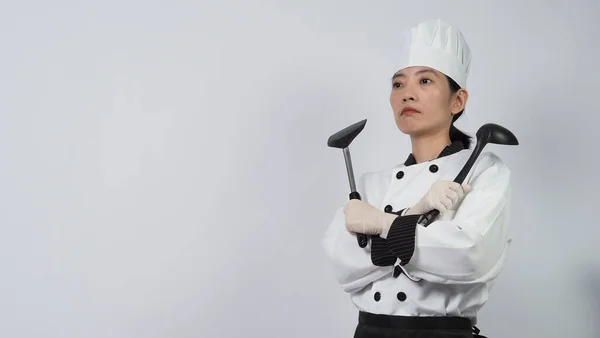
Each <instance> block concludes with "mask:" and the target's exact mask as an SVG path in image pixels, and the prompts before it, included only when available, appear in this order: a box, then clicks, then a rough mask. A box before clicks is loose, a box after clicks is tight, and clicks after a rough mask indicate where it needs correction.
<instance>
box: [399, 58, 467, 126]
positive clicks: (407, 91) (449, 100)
mask: <svg viewBox="0 0 600 338" xmlns="http://www.w3.org/2000/svg"><path fill="white" fill-rule="evenodd" d="M467 97H468V93H467V91H466V90H464V89H461V90H459V91H458V92H457V93H455V94H453V95H451V94H450V86H449V84H448V79H447V78H446V76H445V75H444V74H443V73H441V72H439V71H437V70H434V69H432V68H428V67H408V68H404V69H402V70H400V71H398V72H397V73H396V74H394V77H393V79H392V91H391V94H390V104H391V105H392V110H393V112H394V119H395V120H396V125H397V126H398V128H399V129H400V130H401V131H402V132H403V133H405V134H408V135H411V136H420V135H433V134H437V133H441V132H448V130H449V128H450V124H451V123H452V116H453V115H454V114H456V113H458V112H460V111H462V110H463V109H464V106H465V104H466V101H467Z"/></svg>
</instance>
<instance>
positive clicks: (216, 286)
mask: <svg viewBox="0 0 600 338" xmlns="http://www.w3.org/2000/svg"><path fill="white" fill-rule="evenodd" d="M437 17H440V18H442V19H444V20H447V21H450V22H453V23H456V24H457V25H459V27H460V28H461V30H462V31H463V33H464V34H465V36H466V37H467V39H468V42H469V44H470V46H471V49H472V52H473V64H472V73H471V76H470V80H469V83H468V87H467V88H468V89H469V91H470V94H471V96H470V100H469V103H468V108H467V111H466V112H465V115H464V116H463V117H462V118H461V119H460V120H459V122H458V127H459V128H461V129H463V130H465V131H467V132H468V133H470V134H471V135H474V133H475V131H476V130H477V128H478V127H479V126H480V125H482V124H483V123H487V122H496V123H500V124H502V125H504V126H506V127H508V128H509V129H511V130H512V131H513V132H514V133H515V134H516V135H517V136H518V138H519V140H520V142H521V145H520V146H518V147H501V146H494V145H489V146H488V147H489V149H488V150H492V151H494V152H496V153H497V154H498V155H500V156H501V157H502V158H503V160H504V161H505V162H506V163H507V164H508V165H509V166H510V168H511V169H512V172H513V177H514V181H513V184H514V187H513V190H514V207H513V208H514V215H513V238H514V245H513V249H512V251H511V254H510V260H509V262H508V265H507V267H506V270H505V271H504V273H503V274H502V275H501V277H500V279H499V280H498V283H497V286H496V287H495V288H494V292H493V293H492V295H491V298H490V300H489V302H488V304H487V305H486V306H485V307H484V309H483V310H482V311H481V313H480V325H479V327H480V328H482V329H483V331H484V333H485V334H486V335H487V336H488V337H491V338H497V337H511V338H519V337H544V338H559V337H561V338H562V337H589V338H595V337H599V336H600V327H599V324H596V323H594V320H597V319H598V318H599V314H600V305H599V304H600V245H599V241H598V238H599V237H600V230H598V220H597V219H598V218H597V210H598V207H599V205H600V199H599V197H598V191H599V183H598V176H597V174H596V173H597V172H598V170H599V168H598V166H599V161H598V160H597V156H598V155H597V154H598V146H597V143H598V136H597V130H598V124H599V123H600V118H599V117H598V115H599V112H600V109H599V104H598V99H599V98H600V95H599V92H598V90H599V88H600V87H598V79H599V78H600V71H599V66H598V60H599V59H600V49H599V47H598V36H600V24H598V23H597V22H596V20H597V19H598V18H599V17H600V5H599V4H598V2H597V1H593V0H589V1H583V0H581V1H527V2H525V1H512V2H510V1H497V2H495V3H492V2H489V1H472V2H467V1H456V2H449V1H412V2H407V1H375V2H373V1H344V2H341V1H331V0H330V1H323V0H312V1H308V0H304V1H296V2H295V3H291V2H277V1H241V0H240V1H236V2H232V1H220V2H219V1H211V2H208V1H206V2H205V3H202V2H198V1H141V0H127V1H125V0H119V1H115V0H112V1H95V2H94V3H91V2H85V1H74V0H62V1H41V0H37V1H19V2H17V1H11V2H9V1H7V0H5V1H3V3H2V5H1V8H0V160H1V165H0V336H1V337H7V338H8V337H11V338H34V337H35V338H38V337H45V338H55V337H56V338H58V337H60V338H64V337H82V338H96V337H103V338H104V337H106V338H121V337H124V338H155V337H161V338H163V337H165V338H166V337H177V338H188V337H219V338H237V337H287V338H294V337H298V338H300V337H340V338H342V337H351V336H352V333H353V331H354V327H355V324H356V316H357V313H356V310H355V309H354V308H353V306H352V304H351V303H350V301H349V298H348V296H347V295H345V294H344V293H343V292H342V291H341V289H339V288H338V286H337V285H336V283H335V281H334V279H333V275H332V273H331V270H330V269H329V265H328V261H327V260H326V259H325V256H324V253H323V250H322V248H321V243H320V241H321V237H322V235H323V233H324V231H325V229H326V227H327V226H328V224H329V221H330V220H331V217H332V216H333V212H334V210H335V208H337V207H338V206H339V205H341V204H343V203H345V201H346V199H347V194H348V192H349V189H348V183H347V177H346V172H345V167H344V163H343V156H342V152H341V151H340V150H336V149H331V148H328V147H327V146H326V140H327V138H328V137H329V135H330V134H332V133H334V132H336V131H338V130H339V129H342V128H343V127H345V126H347V125H350V124H352V123H354V122H357V121H359V120H362V119H363V118H367V119H368V123H367V126H366V128H365V130H364V131H363V133H362V134H361V135H360V136H359V137H358V138H357V139H356V141H355V143H354V144H353V145H352V148H351V153H352V157H353V160H354V165H355V171H356V174H357V175H359V174H360V173H362V172H364V171H369V170H378V169H382V168H385V167H388V166H391V165H394V164H396V163H398V162H401V161H403V160H404V159H405V158H406V156H407V155H408V152H409V150H410V144H409V141H408V139H407V138H406V137H405V136H404V135H403V134H401V133H400V132H399V131H398V130H397V128H396V126H395V124H394V121H393V116H392V114H391V110H390V107H389V103H388V95H389V89H390V82H389V80H390V77H391V75H392V73H393V71H394V70H393V69H392V65H393V64H394V52H395V51H396V48H397V45H396V42H397V40H398V37H399V32H400V30H402V29H406V28H408V27H411V26H413V25H414V24H416V23H418V22H420V21H422V20H426V19H432V18H437Z"/></svg>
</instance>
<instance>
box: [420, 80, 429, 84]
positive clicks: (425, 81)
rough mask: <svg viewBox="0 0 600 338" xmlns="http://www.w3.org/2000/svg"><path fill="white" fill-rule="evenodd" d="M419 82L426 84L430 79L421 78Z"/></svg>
mask: <svg viewBox="0 0 600 338" xmlns="http://www.w3.org/2000/svg"><path fill="white" fill-rule="evenodd" d="M421 83H422V84H428V83H431V80H429V79H422V80H421Z"/></svg>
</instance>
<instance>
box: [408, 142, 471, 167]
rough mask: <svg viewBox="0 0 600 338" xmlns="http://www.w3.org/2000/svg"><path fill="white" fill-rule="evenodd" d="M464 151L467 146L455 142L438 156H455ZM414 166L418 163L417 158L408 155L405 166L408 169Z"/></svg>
mask: <svg viewBox="0 0 600 338" xmlns="http://www.w3.org/2000/svg"><path fill="white" fill-rule="evenodd" d="M464 149H465V146H464V145H463V144H462V142H460V141H454V142H452V143H450V144H449V145H447V146H446V147H445V148H444V149H443V150H442V151H441V152H440V154H439V155H438V157H437V158H440V157H444V156H448V155H452V154H455V153H457V152H459V151H461V150H464ZM413 164H417V161H416V160H415V157H414V156H413V154H412V153H411V154H410V155H408V158H407V159H406V161H404V165H405V166H407V167H408V166H409V165H413Z"/></svg>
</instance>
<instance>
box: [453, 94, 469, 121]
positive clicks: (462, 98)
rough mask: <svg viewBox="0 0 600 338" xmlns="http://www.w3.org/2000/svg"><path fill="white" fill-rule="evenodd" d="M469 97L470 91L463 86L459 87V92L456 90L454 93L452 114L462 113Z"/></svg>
mask: <svg viewBox="0 0 600 338" xmlns="http://www.w3.org/2000/svg"><path fill="white" fill-rule="evenodd" d="M468 99H469V92H468V91H467V90H466V89H463V88H461V89H459V90H458V92H456V93H455V94H454V95H453V99H452V107H451V108H452V115H456V114H458V113H460V112H461V111H463V110H465V107H466V105H467V100H468Z"/></svg>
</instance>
